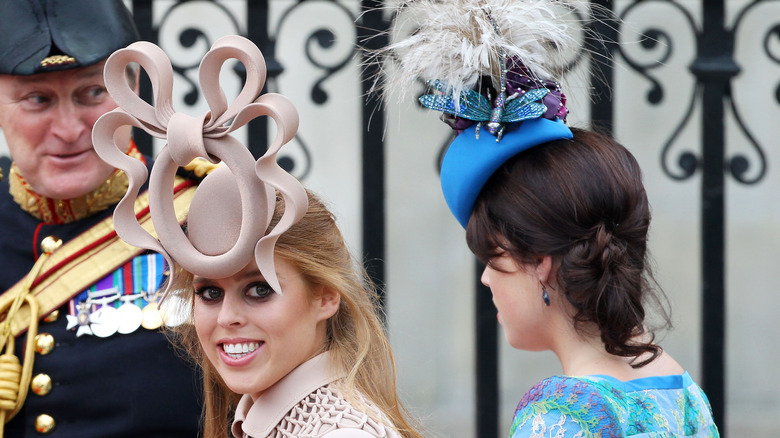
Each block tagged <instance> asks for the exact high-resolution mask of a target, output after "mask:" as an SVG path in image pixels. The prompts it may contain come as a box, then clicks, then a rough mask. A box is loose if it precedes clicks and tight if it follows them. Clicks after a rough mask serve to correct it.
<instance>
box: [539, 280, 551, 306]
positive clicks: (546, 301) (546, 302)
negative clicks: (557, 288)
mask: <svg viewBox="0 0 780 438" xmlns="http://www.w3.org/2000/svg"><path fill="white" fill-rule="evenodd" d="M539 284H541V285H542V300H544V305H545V306H547V307H550V294H548V293H547V288H546V287H544V283H542V280H539Z"/></svg>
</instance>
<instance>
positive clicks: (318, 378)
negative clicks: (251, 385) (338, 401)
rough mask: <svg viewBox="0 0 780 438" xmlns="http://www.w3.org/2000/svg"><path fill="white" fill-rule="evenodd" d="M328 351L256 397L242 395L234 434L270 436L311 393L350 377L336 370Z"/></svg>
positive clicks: (234, 422) (234, 424)
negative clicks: (331, 367)
mask: <svg viewBox="0 0 780 438" xmlns="http://www.w3.org/2000/svg"><path fill="white" fill-rule="evenodd" d="M329 368H330V366H329V353H328V352H327V351H326V352H324V353H321V354H319V355H317V356H314V357H313V358H311V359H309V360H308V361H306V362H304V363H302V364H300V365H298V367H297V368H295V369H294V370H292V371H291V372H290V373H289V374H287V375H286V376H284V377H283V378H282V379H281V380H279V381H278V382H276V384H274V385H273V386H272V387H270V388H268V389H267V390H266V391H265V392H263V394H262V395H261V396H260V397H259V398H258V399H257V400H256V401H254V402H253V401H252V398H251V397H250V396H249V395H244V396H243V397H241V401H240V402H239V403H238V407H236V415H235V419H234V420H233V435H235V436H244V434H246V435H249V436H252V437H264V436H268V434H270V433H271V431H272V430H273V429H274V427H276V425H277V424H279V422H280V421H281V420H282V418H284V416H285V415H286V414H287V413H288V412H290V410H291V409H292V408H293V407H295V405H297V404H298V403H299V402H300V401H301V400H303V399H304V398H305V397H306V396H307V395H309V394H311V393H312V392H314V391H316V390H317V388H320V387H322V386H325V385H327V384H329V383H331V382H333V381H335V380H338V379H341V378H344V377H346V373H344V372H332V371H331V370H330V369H329Z"/></svg>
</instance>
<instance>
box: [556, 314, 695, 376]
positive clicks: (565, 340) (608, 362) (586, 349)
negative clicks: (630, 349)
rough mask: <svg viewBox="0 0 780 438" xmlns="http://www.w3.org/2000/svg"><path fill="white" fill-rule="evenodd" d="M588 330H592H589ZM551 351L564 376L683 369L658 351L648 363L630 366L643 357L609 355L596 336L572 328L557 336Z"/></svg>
mask: <svg viewBox="0 0 780 438" xmlns="http://www.w3.org/2000/svg"><path fill="white" fill-rule="evenodd" d="M591 331H592V330H591ZM553 352H554V353H555V355H556V356H558V360H559V361H560V362H561V366H562V368H563V373H564V374H565V375H567V376H587V375H596V374H599V375H607V376H611V377H614V378H616V379H618V380H621V381H629V380H634V379H640V378H643V377H652V376H663V375H671V374H682V373H683V371H684V370H683V368H682V367H681V366H680V365H679V364H678V363H677V362H676V361H675V360H674V359H673V358H672V357H671V356H669V355H668V354H666V353H663V352H662V353H661V354H659V355H658V357H657V358H656V359H655V360H653V361H652V362H650V363H649V364H647V365H645V366H643V367H641V368H634V367H632V366H631V363H632V362H641V361H642V360H643V359H645V358H644V357H640V358H637V359H636V360H634V359H635V358H633V357H622V356H616V355H614V354H610V353H608V352H607V350H606V348H605V347H604V343H603V342H601V339H600V337H599V336H597V335H592V334H587V331H585V332H583V331H579V330H575V329H574V327H571V330H570V331H569V333H567V334H565V335H564V336H561V337H559V339H558V342H557V343H556V345H555V346H554V347H553Z"/></svg>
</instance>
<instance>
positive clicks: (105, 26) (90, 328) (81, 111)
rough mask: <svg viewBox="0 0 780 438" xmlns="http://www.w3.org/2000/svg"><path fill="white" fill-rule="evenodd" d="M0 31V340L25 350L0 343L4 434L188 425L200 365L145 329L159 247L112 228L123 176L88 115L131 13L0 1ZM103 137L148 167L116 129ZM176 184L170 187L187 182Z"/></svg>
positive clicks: (86, 2)
mask: <svg viewBox="0 0 780 438" xmlns="http://www.w3.org/2000/svg"><path fill="white" fill-rule="evenodd" d="M0 33H2V35H3V36H2V38H0V128H2V131H3V133H4V135H5V138H6V140H7V143H8V147H9V150H10V152H11V156H12V159H13V164H12V167H11V171H10V172H9V174H8V175H5V177H4V178H3V180H2V182H0V226H2V229H1V230H2V231H0V260H1V261H2V267H1V268H0V291H2V295H0V314H2V316H1V317H0V320H4V322H2V323H0V345H3V351H5V350H6V349H7V348H8V347H9V345H7V344H11V345H10V347H13V344H14V343H13V341H12V339H13V337H14V336H15V337H16V339H17V340H16V346H15V355H16V356H24V355H25V354H26V355H27V356H26V357H23V360H22V361H21V368H20V367H19V366H18V365H15V364H14V363H13V362H14V361H15V359H14V357H13V356H12V355H11V354H10V353H9V352H7V353H6V354H4V355H2V356H0V418H3V419H4V421H6V422H7V424H6V425H5V436H6V437H13V438H19V437H34V436H39V435H44V434H48V435H50V436H53V437H79V438H88V437H101V438H106V437H114V438H117V437H128V438H129V437H133V438H137V437H166V438H169V437H187V438H191V437H195V436H197V435H198V424H199V418H200V402H199V400H200V397H201V394H200V377H199V376H198V375H197V372H196V371H195V370H194V369H193V368H192V367H191V366H190V365H188V363H187V362H186V361H185V360H183V359H182V358H180V356H179V355H178V354H177V353H176V352H174V351H173V349H172V347H171V346H170V345H169V343H168V342H167V339H166V338H165V335H164V334H163V333H161V332H160V330H159V328H160V325H161V323H162V320H161V318H160V312H159V308H158V307H157V300H158V297H157V295H156V291H157V289H158V287H159V285H160V283H161V281H163V279H164V275H165V272H164V271H165V267H164V264H163V261H162V258H161V257H159V256H158V255H156V254H144V253H141V252H140V250H137V249H135V248H131V247H129V246H128V245H126V244H124V243H123V242H121V241H120V240H119V239H118V238H117V237H116V233H115V232H114V230H113V226H112V222H111V218H110V216H111V213H112V212H113V209H114V206H115V204H116V203H117V202H118V201H119V199H120V198H121V197H122V195H123V194H124V193H125V191H126V188H127V184H128V181H127V177H126V176H125V175H124V173H122V172H119V171H116V170H115V169H113V168H111V167H110V166H108V165H107V164H106V163H104V162H103V161H102V160H101V159H100V158H99V157H98V156H97V155H96V153H95V151H94V150H93V147H92V135H91V134H92V126H93V124H94V123H95V121H96V120H97V118H98V117H100V116H101V115H102V114H104V113H105V112H107V111H110V110H111V109H113V108H115V107H116V104H115V103H114V101H113V100H112V99H111V97H110V96H109V95H108V93H107V92H106V89H105V86H104V83H103V64H104V61H105V59H106V58H107V57H108V56H109V55H110V54H111V53H112V52H113V51H114V50H117V49H119V48H122V47H125V46H127V45H128V44H130V43H132V42H133V41H135V40H137V38H138V37H137V32H136V30H135V27H134V25H133V22H132V17H131V15H130V13H129V11H128V10H127V9H126V8H125V6H124V5H123V3H122V1H121V0H79V1H64V0H18V1H17V0H14V1H3V2H1V3H0ZM130 73H131V74H130V76H131V77H134V76H135V75H134V74H133V72H130ZM123 136H124V137H123ZM115 139H117V141H118V144H119V142H120V141H121V142H123V143H124V144H127V145H128V149H127V153H128V154H130V155H133V156H136V157H137V158H139V159H141V160H146V162H147V164H148V166H149V167H151V162H150V161H151V160H150V159H149V158H146V157H142V156H141V154H140V153H139V152H138V150H137V148H136V147H135V145H134V144H133V142H132V140H131V138H130V132H129V130H128V131H127V132H124V133H120V134H119V135H117V136H116V137H115ZM177 184H178V185H177V187H176V188H175V190H176V193H177V196H179V195H180V194H182V196H185V195H184V194H185V193H188V192H190V191H191V190H192V186H193V185H194V183H193V182H192V181H188V180H180V181H178V182H177ZM145 207H146V206H145V205H143V202H141V203H137V204H136V210H137V212H138V217H139V220H140V221H141V222H143V221H144V220H146V219H144V218H145V216H144V215H145V214H146V211H147V210H148V209H146V208H145ZM180 216H181V215H180ZM60 242H61V245H60ZM42 243H43V247H42ZM39 319H40V321H39V322H37V321H38V320H39ZM36 326H37V327H36ZM30 367H31V372H30V371H29V370H28V368H30ZM4 373H5V374H10V375H18V378H17V379H11V380H12V381H11V382H10V383H9V382H6V381H5V379H6V378H5V377H3V374H4ZM13 381H16V382H17V383H16V386H14V382H13ZM9 387H10V389H9ZM10 417H13V418H11V419H10V421H9V418H10Z"/></svg>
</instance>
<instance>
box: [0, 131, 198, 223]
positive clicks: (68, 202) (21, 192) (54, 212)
mask: <svg viewBox="0 0 780 438" xmlns="http://www.w3.org/2000/svg"><path fill="white" fill-rule="evenodd" d="M127 154H128V155H129V156H131V157H133V158H137V159H139V160H142V156H141V153H140V152H139V151H138V149H137V148H136V147H135V145H133V144H131V145H130V148H129V150H128V152H127ZM204 161H205V160H204ZM8 185H9V187H10V189H9V192H10V193H11V196H13V198H14V201H15V202H16V203H17V204H19V206H20V207H21V208H22V210H24V211H26V212H27V213H30V214H31V215H33V216H34V217H35V218H36V219H38V220H39V221H41V222H43V223H46V224H68V223H71V222H75V221H77V220H80V219H84V218H86V217H89V216H92V215H93V214H95V213H98V212H101V211H103V210H105V209H107V208H109V207H110V206H112V205H114V204H116V203H117V202H119V200H120V199H122V197H123V196H124V195H125V193H126V192H127V186H128V185H129V182H128V179H127V175H126V174H125V173H124V172H123V171H121V170H115V171H114V173H112V174H111V176H110V177H108V179H107V180H106V181H105V182H104V183H103V184H101V185H100V187H98V188H97V189H95V190H94V191H92V192H90V193H87V194H86V195H84V196H80V197H78V198H74V199H51V198H47V197H45V196H42V195H39V194H38V193H36V192H35V191H34V190H33V188H32V187H30V184H29V183H27V180H25V179H24V176H22V174H21V173H20V172H19V168H18V167H17V166H16V163H13V164H12V165H11V172H10V175H9V177H8Z"/></svg>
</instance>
